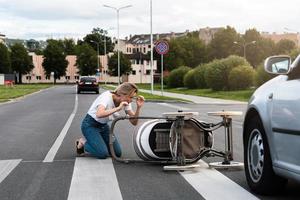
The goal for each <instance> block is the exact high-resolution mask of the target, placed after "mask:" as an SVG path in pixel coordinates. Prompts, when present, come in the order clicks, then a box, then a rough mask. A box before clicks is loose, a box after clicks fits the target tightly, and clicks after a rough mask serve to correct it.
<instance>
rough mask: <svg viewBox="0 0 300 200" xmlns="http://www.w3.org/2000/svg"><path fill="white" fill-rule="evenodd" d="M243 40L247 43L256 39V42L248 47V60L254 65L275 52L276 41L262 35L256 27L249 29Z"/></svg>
mask: <svg viewBox="0 0 300 200" xmlns="http://www.w3.org/2000/svg"><path fill="white" fill-rule="evenodd" d="M242 41H243V42H246V43H249V42H252V41H256V42H255V44H250V45H248V46H247V47H246V57H247V61H248V62H249V63H250V64H251V65H252V66H254V67H256V66H258V65H259V64H260V63H261V62H262V61H263V60H264V59H265V58H267V57H268V56H271V55H274V54H275V43H274V42H273V41H272V40H271V39H268V38H264V37H262V36H261V35H260V33H259V32H258V31H257V30H256V29H249V30H247V31H246V32H245V35H244V36H243V38H242ZM239 55H241V54H239Z"/></svg>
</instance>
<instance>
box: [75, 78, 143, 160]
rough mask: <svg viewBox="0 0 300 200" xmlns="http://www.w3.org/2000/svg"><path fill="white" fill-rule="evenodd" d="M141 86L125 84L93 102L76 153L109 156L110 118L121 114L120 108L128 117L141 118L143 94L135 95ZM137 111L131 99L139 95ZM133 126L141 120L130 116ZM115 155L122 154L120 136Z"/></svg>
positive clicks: (116, 142)
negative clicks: (133, 108)
mask: <svg viewBox="0 0 300 200" xmlns="http://www.w3.org/2000/svg"><path fill="white" fill-rule="evenodd" d="M137 92H138V88H137V86H136V85H135V84H133V83H128V82H126V83H123V84H121V85H119V86H118V87H117V88H116V90H115V91H114V92H110V91H106V92H103V93H102V94H101V95H99V96H98V97H97V99H96V100H95V101H94V102H93V104H92V105H91V107H90V109H89V110H88V113H87V115H86V116H85V118H84V119H83V121H82V124H81V131H82V133H83V135H84V137H85V139H84V138H80V139H79V140H76V149H77V154H79V155H82V154H84V153H88V154H91V155H93V156H95V157H97V158H100V159H104V158H106V157H107V156H109V155H110V151H109V131H110V124H111V121H112V120H114V119H115V118H116V117H118V116H119V111H120V110H124V111H125V113H126V114H127V115H129V116H133V117H138V116H139V113H140V110H141V107H142V106H143V105H144V101H145V100H144V97H142V96H138V97H137V96H136V95H137ZM136 97H137V100H136V111H135V112H134V111H133V110H132V106H131V103H132V99H133V98H136ZM130 122H131V123H132V124H133V125H136V124H137V123H138V119H131V120H130ZM113 147H114V151H115V153H116V156H118V157H120V156H121V148H120V145H119V143H118V140H117V138H115V140H114V143H113Z"/></svg>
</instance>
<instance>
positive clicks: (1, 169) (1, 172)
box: [0, 159, 22, 183]
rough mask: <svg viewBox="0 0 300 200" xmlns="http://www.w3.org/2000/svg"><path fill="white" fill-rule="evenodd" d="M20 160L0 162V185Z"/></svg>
mask: <svg viewBox="0 0 300 200" xmlns="http://www.w3.org/2000/svg"><path fill="white" fill-rule="evenodd" d="M21 160H22V159H16V160H0V183H1V182H2V181H3V180H4V179H5V178H6V177H7V176H8V175H9V173H10V172H11V171H12V170H13V169H14V168H15V167H16V166H18V164H19V163H20V162H21Z"/></svg>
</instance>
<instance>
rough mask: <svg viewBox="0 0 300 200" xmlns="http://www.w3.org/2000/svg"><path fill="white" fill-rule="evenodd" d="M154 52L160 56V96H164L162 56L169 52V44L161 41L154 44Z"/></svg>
mask: <svg viewBox="0 0 300 200" xmlns="http://www.w3.org/2000/svg"><path fill="white" fill-rule="evenodd" d="M155 50H156V52H157V53H158V54H160V55H161V73H160V74H161V78H160V80H161V86H160V88H161V95H162V96H164V54H166V53H168V51H169V44H168V42H167V41H164V40H161V41H158V42H156V44H155Z"/></svg>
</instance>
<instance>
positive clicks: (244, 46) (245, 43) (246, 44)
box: [233, 40, 256, 60]
mask: <svg viewBox="0 0 300 200" xmlns="http://www.w3.org/2000/svg"><path fill="white" fill-rule="evenodd" d="M233 43H234V44H237V45H240V46H242V47H243V50H244V58H245V59H246V60H247V57H246V48H247V46H248V45H250V44H255V43H256V41H255V40H253V41H251V42H244V43H243V44H240V43H238V42H237V41H234V42H233Z"/></svg>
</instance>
